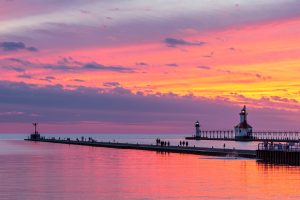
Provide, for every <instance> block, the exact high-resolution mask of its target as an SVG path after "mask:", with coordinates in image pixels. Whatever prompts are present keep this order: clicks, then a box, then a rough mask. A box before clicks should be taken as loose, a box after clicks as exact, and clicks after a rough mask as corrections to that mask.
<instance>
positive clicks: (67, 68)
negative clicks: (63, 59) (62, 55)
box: [43, 65, 76, 71]
mask: <svg viewBox="0 0 300 200" xmlns="http://www.w3.org/2000/svg"><path fill="white" fill-rule="evenodd" d="M43 68H44V69H52V70H61V71H71V70H75V69H76V68H75V67H71V66H67V65H45V66H43Z"/></svg>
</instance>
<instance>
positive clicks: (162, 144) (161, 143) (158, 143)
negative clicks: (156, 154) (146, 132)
mask: <svg viewBox="0 0 300 200" xmlns="http://www.w3.org/2000/svg"><path fill="white" fill-rule="evenodd" d="M156 145H160V146H162V147H166V146H170V141H162V140H161V139H159V138H156Z"/></svg>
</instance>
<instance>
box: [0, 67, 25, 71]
mask: <svg viewBox="0 0 300 200" xmlns="http://www.w3.org/2000/svg"><path fill="white" fill-rule="evenodd" d="M4 68H5V69H9V70H13V71H16V72H25V71H26V70H25V69H24V68H22V67H13V66H9V67H4Z"/></svg>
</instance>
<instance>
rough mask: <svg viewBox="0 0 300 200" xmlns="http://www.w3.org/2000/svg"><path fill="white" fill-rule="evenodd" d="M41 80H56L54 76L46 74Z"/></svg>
mask: <svg viewBox="0 0 300 200" xmlns="http://www.w3.org/2000/svg"><path fill="white" fill-rule="evenodd" d="M40 80H42V81H47V82H52V81H53V80H56V78H55V77H54V76H46V77H45V78H41V79H40Z"/></svg>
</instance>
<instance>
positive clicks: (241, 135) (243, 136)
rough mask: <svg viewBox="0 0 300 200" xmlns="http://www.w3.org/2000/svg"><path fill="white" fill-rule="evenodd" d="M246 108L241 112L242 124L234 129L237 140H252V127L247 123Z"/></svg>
mask: <svg viewBox="0 0 300 200" xmlns="http://www.w3.org/2000/svg"><path fill="white" fill-rule="evenodd" d="M247 115H248V113H247V110H246V106H244V107H243V109H242V110H241V112H240V123H239V124H238V125H236V126H235V127H234V130H235V139H236V140H248V139H251V138H252V126H250V125H249V124H248V122H247Z"/></svg>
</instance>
